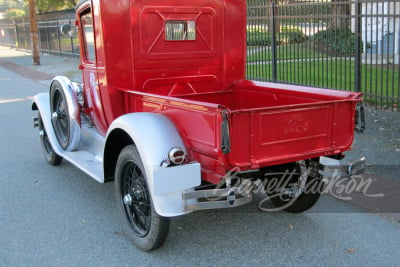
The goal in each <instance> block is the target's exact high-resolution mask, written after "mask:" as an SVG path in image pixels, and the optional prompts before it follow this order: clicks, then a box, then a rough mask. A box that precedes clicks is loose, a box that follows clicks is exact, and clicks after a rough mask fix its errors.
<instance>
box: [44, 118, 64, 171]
mask: <svg viewBox="0 0 400 267" xmlns="http://www.w3.org/2000/svg"><path fill="white" fill-rule="evenodd" d="M38 129H39V133H40V144H41V145H42V149H43V153H44V157H45V158H46V160H47V162H48V163H49V164H50V165H53V166H57V165H60V163H61V161H62V159H63V158H62V157H60V156H59V155H58V154H56V152H54V149H53V147H52V146H51V143H50V140H49V137H48V136H47V132H46V129H45V128H44V125H43V120H42V116H41V115H40V112H38Z"/></svg>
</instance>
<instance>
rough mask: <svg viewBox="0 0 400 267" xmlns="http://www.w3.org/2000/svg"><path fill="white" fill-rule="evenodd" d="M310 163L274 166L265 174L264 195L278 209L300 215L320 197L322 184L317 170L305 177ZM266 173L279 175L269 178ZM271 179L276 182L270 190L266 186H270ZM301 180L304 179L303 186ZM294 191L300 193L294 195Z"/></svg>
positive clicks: (302, 162)
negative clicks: (265, 194)
mask: <svg viewBox="0 0 400 267" xmlns="http://www.w3.org/2000/svg"><path fill="white" fill-rule="evenodd" d="M310 162H311V160H307V161H301V162H293V163H288V164H283V165H279V166H275V167H274V168H273V170H272V171H267V172H266V173H265V175H266V176H268V178H266V179H269V180H268V182H267V183H266V188H265V190H266V193H267V195H268V197H269V199H270V200H271V202H272V203H273V204H274V205H275V206H276V207H277V208H278V209H279V208H281V209H282V210H285V211H288V212H291V213H300V212H304V211H306V210H308V209H310V208H311V207H313V206H314V205H315V203H317V201H318V199H319V197H320V195H321V194H320V193H321V189H322V187H323V184H322V183H323V182H322V179H321V176H320V175H319V174H318V170H317V171H316V172H315V170H312V169H311V172H314V175H308V176H307V174H306V173H305V171H306V170H308V171H309V170H310V169H308V168H310ZM314 163H315V162H314ZM268 173H275V174H278V173H279V174H278V175H271V176H270V175H269V174H268ZM315 173H316V174H315ZM271 179H276V180H277V181H278V182H277V183H275V184H276V186H275V187H272V186H271V187H272V188H270V187H268V185H271V184H272V182H271V181H272V180H271ZM302 179H305V181H304V183H303V184H301V181H302ZM296 190H301V191H298V192H299V193H298V194H297V195H296V194H295V192H296ZM290 192H292V194H290ZM293 192H294V194H293ZM300 192H301V193H300ZM288 193H289V194H288Z"/></svg>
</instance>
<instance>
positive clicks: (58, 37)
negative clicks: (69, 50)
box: [56, 19, 62, 57]
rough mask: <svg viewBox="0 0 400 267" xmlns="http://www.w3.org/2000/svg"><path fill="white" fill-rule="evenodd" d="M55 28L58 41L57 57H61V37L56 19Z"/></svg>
mask: <svg viewBox="0 0 400 267" xmlns="http://www.w3.org/2000/svg"><path fill="white" fill-rule="evenodd" d="M56 25H57V26H56V27H57V39H58V51H59V56H60V57H61V51H62V50H61V35H60V24H59V23H58V19H57V20H56Z"/></svg>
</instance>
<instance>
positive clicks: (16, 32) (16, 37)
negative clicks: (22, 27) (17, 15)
mask: <svg viewBox="0 0 400 267" xmlns="http://www.w3.org/2000/svg"><path fill="white" fill-rule="evenodd" d="M13 21H14V27H15V47H16V48H19V44H18V43H19V41H18V40H19V38H18V26H17V22H16V21H15V20H13Z"/></svg>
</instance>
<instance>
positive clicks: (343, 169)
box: [319, 157, 365, 178]
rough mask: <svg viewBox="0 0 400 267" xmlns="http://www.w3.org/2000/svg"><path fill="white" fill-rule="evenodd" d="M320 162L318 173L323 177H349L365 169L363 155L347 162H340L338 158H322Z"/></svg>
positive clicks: (361, 172)
mask: <svg viewBox="0 0 400 267" xmlns="http://www.w3.org/2000/svg"><path fill="white" fill-rule="evenodd" d="M321 161H322V162H320V168H319V169H320V174H321V175H323V176H324V177H349V178H351V176H353V175H360V174H363V173H364V171H365V157H362V158H360V159H358V160H355V161H353V162H351V163H348V164H341V162H340V161H339V160H335V159H331V158H324V160H321Z"/></svg>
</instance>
